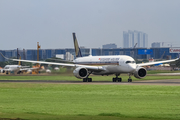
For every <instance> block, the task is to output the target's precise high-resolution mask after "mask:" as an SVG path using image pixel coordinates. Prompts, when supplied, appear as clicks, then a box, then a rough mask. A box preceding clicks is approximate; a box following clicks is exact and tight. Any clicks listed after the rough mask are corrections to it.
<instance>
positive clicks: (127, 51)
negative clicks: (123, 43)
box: [0, 48, 180, 62]
mask: <svg viewBox="0 0 180 120" xmlns="http://www.w3.org/2000/svg"><path fill="white" fill-rule="evenodd" d="M0 52H1V53H2V54H3V55H5V57H8V58H17V50H16V49H14V50H0ZM81 53H82V55H83V56H89V55H90V49H89V48H81ZM178 53H180V48H149V49H148V48H124V49H122V48H114V49H101V48H93V49H91V54H92V56H101V55H128V56H131V57H133V58H134V59H151V58H153V59H175V58H177V57H178ZM19 54H20V55H21V58H22V59H26V60H37V50H36V49H28V50H25V53H23V50H19ZM54 57H58V58H61V59H64V60H73V59H74V58H75V51H74V48H68V49H40V50H39V60H41V61H42V60H46V59H48V58H54ZM3 61H6V60H5V59H4V58H3V57H2V56H0V62H3Z"/></svg>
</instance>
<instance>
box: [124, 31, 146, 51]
mask: <svg viewBox="0 0 180 120" xmlns="http://www.w3.org/2000/svg"><path fill="white" fill-rule="evenodd" d="M123 42H124V43H123V45H124V46H123V47H124V48H133V47H134V45H135V44H136V43H137V47H138V48H147V47H148V35H147V34H146V33H143V32H139V31H137V30H134V31H131V30H128V32H126V31H123Z"/></svg>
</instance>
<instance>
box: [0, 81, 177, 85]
mask: <svg viewBox="0 0 180 120" xmlns="http://www.w3.org/2000/svg"><path fill="white" fill-rule="evenodd" d="M0 83H54V84H97V85H106V84H110V85H171V86H180V79H171V80H142V81H132V82H111V81H92V82H82V81H58V80H57V81H54V80H0Z"/></svg>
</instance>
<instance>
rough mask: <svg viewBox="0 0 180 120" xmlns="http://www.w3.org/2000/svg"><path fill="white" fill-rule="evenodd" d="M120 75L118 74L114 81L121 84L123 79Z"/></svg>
mask: <svg viewBox="0 0 180 120" xmlns="http://www.w3.org/2000/svg"><path fill="white" fill-rule="evenodd" d="M119 75H120V74H116V77H115V78H113V79H112V81H113V82H116V81H117V82H121V81H122V78H118V76H119Z"/></svg>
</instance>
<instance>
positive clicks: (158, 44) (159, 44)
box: [151, 42, 161, 48]
mask: <svg viewBox="0 0 180 120" xmlns="http://www.w3.org/2000/svg"><path fill="white" fill-rule="evenodd" d="M151 47H152V48H160V47H161V43H160V42H154V43H152V44H151Z"/></svg>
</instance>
